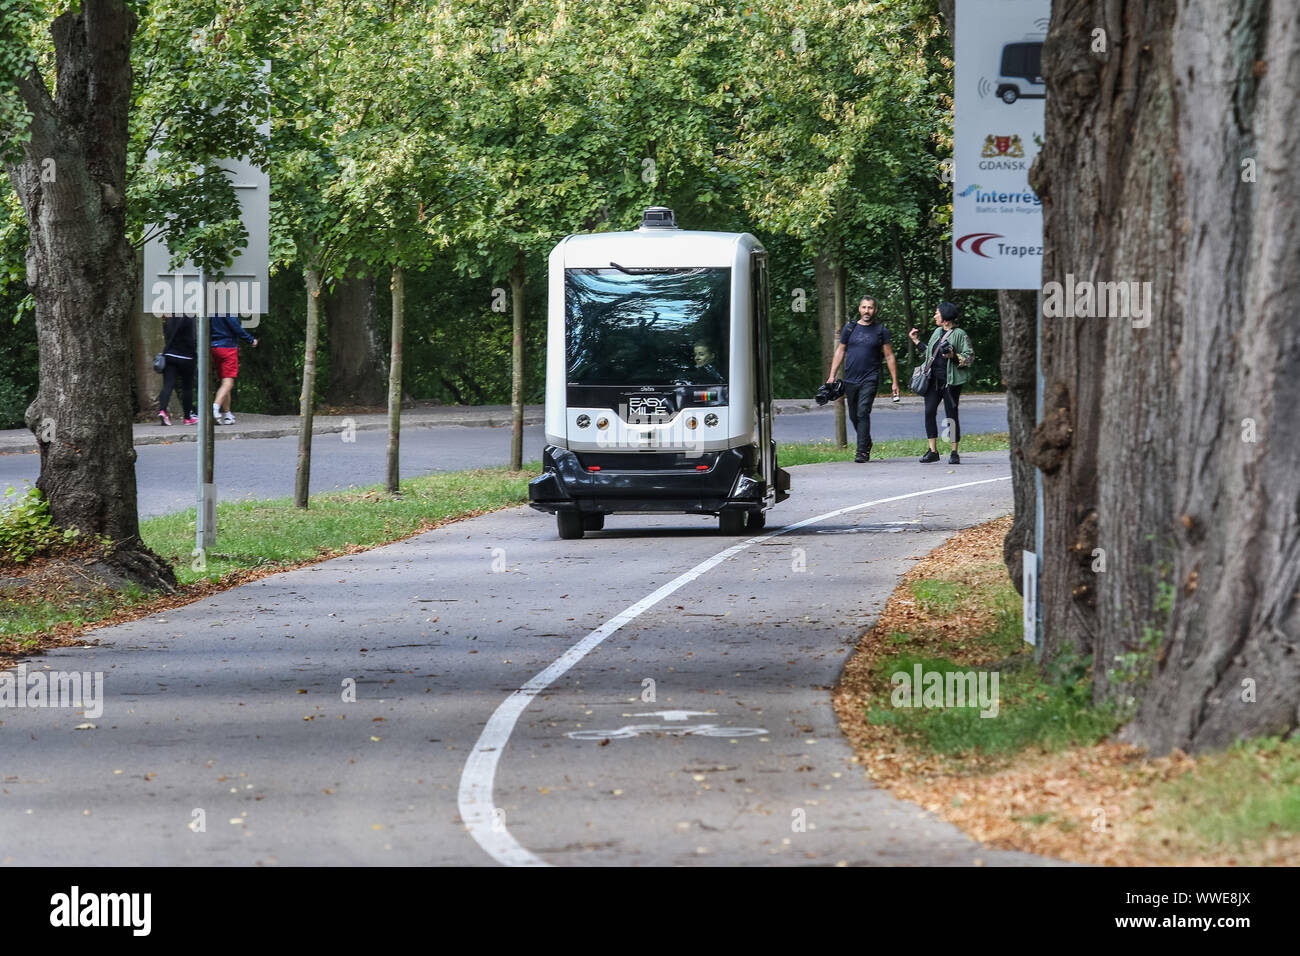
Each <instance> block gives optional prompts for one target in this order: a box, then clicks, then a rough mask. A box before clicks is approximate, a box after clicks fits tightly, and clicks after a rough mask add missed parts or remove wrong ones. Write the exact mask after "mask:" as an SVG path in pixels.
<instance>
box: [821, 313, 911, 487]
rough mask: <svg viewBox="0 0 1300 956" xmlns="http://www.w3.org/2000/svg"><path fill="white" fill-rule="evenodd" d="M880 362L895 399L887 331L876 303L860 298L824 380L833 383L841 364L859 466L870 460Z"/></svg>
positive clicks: (895, 379) (895, 371) (895, 380)
mask: <svg viewBox="0 0 1300 956" xmlns="http://www.w3.org/2000/svg"><path fill="white" fill-rule="evenodd" d="M881 359H883V360H884V361H885V364H887V365H888V366H889V377H890V391H891V392H892V393H893V395H894V397H895V398H897V397H898V366H897V363H896V362H895V360H894V349H893V346H891V345H890V344H889V329H887V328H886V327H885V326H884V325H883V324H881V323H880V322H877V321H876V300H875V299H873V298H872V297H871V296H869V295H864V296H863V297H862V298H861V299H860V300H859V301H858V319H857V321H856V322H853V321H850V322H849V323H848V324H846V325H845V326H844V328H843V329H842V330H841V331H840V344H839V345H837V346H836V347H835V354H834V356H833V357H832V358H831V374H830V375H829V376H828V377H827V379H826V382H827V383H828V384H829V383H832V382H834V381H835V374H836V372H838V371H839V368H840V365H841V363H842V364H843V365H844V404H845V405H846V406H847V407H848V410H849V420H850V421H852V422H853V430H854V431H855V432H857V435H858V448H857V455H855V456H854V458H853V460H854V461H855V462H858V463H859V464H862V463H864V462H867V461H870V460H871V406H872V405H873V404H874V403H875V400H876V389H877V388H878V387H879V380H880V362H881Z"/></svg>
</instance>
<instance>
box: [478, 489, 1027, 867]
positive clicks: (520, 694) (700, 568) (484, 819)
mask: <svg viewBox="0 0 1300 956" xmlns="http://www.w3.org/2000/svg"><path fill="white" fill-rule="evenodd" d="M1010 480H1011V476H1010V475H1007V476H1005V477H1002V478H983V479H981V480H979V481H965V482H962V483H961V484H957V485H944V486H943V487H940V488H927V489H926V490H924V491H913V492H909V493H908V494H905V495H892V496H890V497H888V498H877V499H875V500H873V501H864V502H862V503H861V504H856V505H849V506H848V507H845V508H836V509H835V510H834V511H828V512H826V513H825V514H820V515H816V516H814V517H812V518H805V519H804V520H803V521H797V522H795V523H794V524H791V525H786V526H785V527H782V528H777V529H775V530H774V531H769V532H767V533H766V534H760V535H756V536H755V537H753V538H747V539H746V540H744V541H741V542H739V543H738V544H734V545H732V546H731V547H730V548H726V549H725V550H723V551H719V552H718V553H717V554H715V555H713V556H712V557H710V558H706V559H705V560H703V561H701V562H700V563H699V564H697V565H695V567H693V568H691V569H690V570H689V571H684V572H683V573H681V574H679V575H678V576H677V577H675V578H673V579H672V580H671V581H669V582H668V583H667V584H664V585H661V586H660V587H659V588H657V589H655V590H654V591H652V592H651V593H650V594H648V595H646V596H645V597H643V598H642V599H641V600H639V601H637V602H636V603H635V604H633V605H631V606H630V607H628V608H626V609H625V610H624V611H623V612H622V613H620V614H618V615H617V616H615V617H612V618H610V619H609V620H608V621H606V622H605V623H604V624H602V625H601V626H600V627H598V628H596V629H595V630H594V631H592V632H591V633H590V634H588V635H587V636H586V637H584V638H583V639H582V640H580V641H579V642H578V643H577V644H574V645H573V646H572V647H570V648H569V649H568V650H567V651H565V652H564V653H563V654H561V655H560V656H559V657H557V658H556V659H555V660H554V661H552V662H551V664H550V665H549V666H547V667H546V668H545V669H543V670H542V671H540V672H539V673H538V674H536V675H535V676H534V677H533V678H532V679H531V680H529V681H527V682H526V683H525V684H524V685H523V686H522V687H520V688H519V689H518V690H516V691H514V692H513V693H511V695H510V696H509V697H507V698H506V699H505V700H504V701H502V702H501V704H500V705H499V706H498V707H497V709H496V710H495V711H494V712H493V714H492V716H491V717H489V718H488V722H487V724H486V725H484V727H483V732H482V733H481V734H480V735H479V738H478V741H477V743H475V744H474V749H473V751H471V753H470V755H469V759H468V760H466V761H465V769H464V770H462V771H461V775H460V788H459V791H458V794H457V804H458V807H459V809H460V818H461V822H462V823H463V824H464V826H465V829H466V830H468V831H469V835H470V836H472V837H473V838H474V841H475V842H476V843H477V844H478V845H479V846H480V847H482V848H483V850H484V851H485V852H486V853H487V854H488V856H490V857H492V859H494V860H496V861H497V862H498V863H501V864H503V865H504V866H550V864H549V863H547V862H546V861H545V860H542V859H541V858H540V857H538V856H536V855H535V854H533V853H532V852H531V851H529V850H528V849H526V848H525V847H524V846H523V845H522V844H520V843H519V841H517V840H516V839H515V838H514V837H513V836H512V835H511V834H510V831H509V829H508V828H507V827H506V826H505V825H504V824H503V823H499V822H497V817H496V813H495V807H494V806H493V801H492V790H493V787H494V785H495V781H496V771H497V764H499V763H500V762H501V754H502V752H503V751H504V750H505V747H506V744H507V743H509V742H510V735H511V733H512V732H513V731H514V728H515V724H516V723H517V722H518V720H519V716H520V715H521V714H522V713H523V712H524V709H525V708H526V707H527V706H528V705H529V704H530V703H532V700H533V698H534V697H536V696H537V695H538V694H540V693H541V692H542V691H544V690H545V689H546V688H547V687H549V686H550V685H551V684H553V683H555V681H557V680H558V679H559V678H560V677H561V676H563V675H564V674H565V672H567V671H568V670H570V669H571V668H572V667H573V666H574V665H576V664H577V663H578V662H579V661H581V660H582V659H583V658H584V657H586V656H587V655H588V654H589V653H591V652H592V651H593V650H595V648H597V647H598V646H599V645H600V644H601V642H603V641H604V640H605V638H607V637H609V636H610V635H611V634H613V633H615V632H616V631H618V630H619V629H620V628H622V627H623V625H625V624H627V623H629V622H631V621H633V620H635V619H636V618H638V617H640V616H641V615H642V614H644V613H645V612H646V611H648V610H650V608H652V607H654V606H655V605H656V604H658V603H659V602H660V601H662V600H663V599H664V598H666V597H668V596H669V595H670V594H672V593H673V592H674V591H677V590H679V589H680V588H682V587H684V586H686V585H687V584H690V583H691V582H692V581H694V580H695V579H696V578H698V577H700V576H701V575H702V574H705V573H707V572H708V571H711V570H712V569H713V568H715V567H717V566H718V565H719V564H721V563H722V562H723V561H725V560H727V559H728V558H730V557H732V556H734V555H737V554H739V553H740V552H742V551H744V550H745V549H746V548H748V547H749V546H750V545H752V544H755V543H756V542H759V541H763V540H766V539H767V538H775V537H777V536H778V535H782V534H788V533H789V532H791V531H797V530H799V529H800V528H806V527H808V526H809V525H811V524H816V523H817V522H819V521H826V520H828V519H830V518H837V517H839V516H840V515H844V514H849V513H850V512H853V511H861V510H862V509H863V508H871V507H874V506H875V505H883V504H888V503H890V502H892V501H903V500H905V499H907V498H919V497H922V496H924V495H933V494H937V493H938V492H941V491H956V490H957V489H959V488H971V487H974V486H976V485H988V484H993V483H995V482H999V481H1010Z"/></svg>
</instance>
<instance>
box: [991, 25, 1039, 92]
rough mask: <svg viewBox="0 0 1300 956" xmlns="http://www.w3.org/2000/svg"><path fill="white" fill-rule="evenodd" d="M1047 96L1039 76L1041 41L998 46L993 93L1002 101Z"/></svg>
mask: <svg viewBox="0 0 1300 956" xmlns="http://www.w3.org/2000/svg"><path fill="white" fill-rule="evenodd" d="M1046 96H1047V84H1046V83H1045V82H1044V80H1043V41H1042V40H1034V41H1029V42H1025V43H1008V44H1007V45H1006V46H1004V47H1003V48H1002V66H1001V68H1000V69H999V70H998V89H997V97H998V99H1000V100H1001V101H1002V102H1003V103H1014V102H1015V101H1016V100H1019V99H1025V100H1041V99H1045V98H1046Z"/></svg>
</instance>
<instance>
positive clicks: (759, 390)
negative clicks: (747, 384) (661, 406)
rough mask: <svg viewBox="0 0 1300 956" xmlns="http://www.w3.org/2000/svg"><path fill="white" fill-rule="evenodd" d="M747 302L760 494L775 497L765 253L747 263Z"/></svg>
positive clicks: (768, 497)
mask: <svg viewBox="0 0 1300 956" xmlns="http://www.w3.org/2000/svg"><path fill="white" fill-rule="evenodd" d="M749 301H750V311H751V313H752V317H753V329H752V334H753V340H754V401H755V405H756V406H757V407H756V408H755V416H754V420H755V422H756V423H757V431H758V436H757V438H758V454H759V462H760V468H761V469H762V475H763V496H764V498H766V500H767V503H768V504H772V503H773V502H774V501H775V499H776V450H775V448H774V447H773V445H772V343H771V341H770V340H769V338H768V322H767V253H766V252H754V253H751V255H750V263H749Z"/></svg>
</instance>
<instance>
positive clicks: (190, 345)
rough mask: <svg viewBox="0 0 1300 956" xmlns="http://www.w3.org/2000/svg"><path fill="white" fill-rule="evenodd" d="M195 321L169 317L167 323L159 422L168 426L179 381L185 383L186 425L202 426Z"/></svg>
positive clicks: (184, 316) (165, 326)
mask: <svg viewBox="0 0 1300 956" xmlns="http://www.w3.org/2000/svg"><path fill="white" fill-rule="evenodd" d="M196 354H197V353H196V352H195V351H194V317H193V316H190V315H169V316H167V318H166V319H164V320H163V358H164V359H165V361H166V363H167V364H166V366H165V367H164V368H163V373H162V377H163V383H162V391H161V392H159V393H158V419H159V421H161V422H162V424H164V425H170V424H171V423H172V420H171V417H170V416H169V415H168V414H167V405H168V403H169V402H171V400H172V389H173V388H175V387H176V380H177V379H180V383H181V406H182V408H183V410H184V412H185V424H186V425H195V424H198V421H199V415H198V411H197V410H196V409H195V407H194V356H195V355H196Z"/></svg>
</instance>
